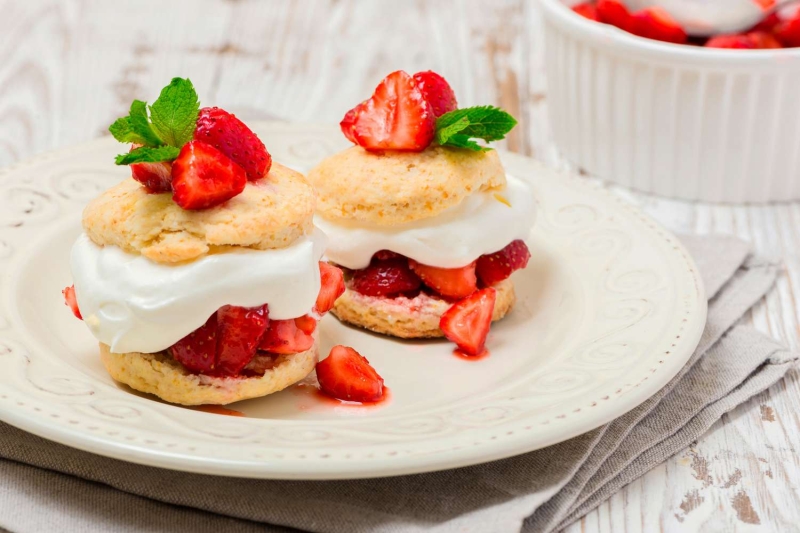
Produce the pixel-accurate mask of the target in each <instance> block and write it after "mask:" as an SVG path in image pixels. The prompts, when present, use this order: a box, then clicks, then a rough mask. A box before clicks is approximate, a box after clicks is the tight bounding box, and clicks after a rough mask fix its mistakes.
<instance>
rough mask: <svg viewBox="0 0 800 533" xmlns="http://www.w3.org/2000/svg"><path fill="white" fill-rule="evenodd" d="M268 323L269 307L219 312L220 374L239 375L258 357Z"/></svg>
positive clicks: (230, 309)
mask: <svg viewBox="0 0 800 533" xmlns="http://www.w3.org/2000/svg"><path fill="white" fill-rule="evenodd" d="M268 323H269V311H268V308H267V306H266V305H262V306H260V307H237V306H233V305H226V306H224V307H221V308H220V309H219V311H217V364H216V373H217V374H221V375H227V376H235V375H237V374H239V373H240V372H241V371H242V369H243V368H244V367H245V366H247V364H248V363H249V362H250V361H251V360H252V359H253V357H254V356H255V355H256V350H257V349H258V345H259V341H260V340H261V337H262V336H263V335H264V332H265V331H266V329H267V324H268Z"/></svg>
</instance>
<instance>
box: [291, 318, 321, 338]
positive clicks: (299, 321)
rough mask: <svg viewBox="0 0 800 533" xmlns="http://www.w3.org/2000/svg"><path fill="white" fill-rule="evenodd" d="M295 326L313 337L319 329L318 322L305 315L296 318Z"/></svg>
mask: <svg viewBox="0 0 800 533" xmlns="http://www.w3.org/2000/svg"><path fill="white" fill-rule="evenodd" d="M294 325H295V326H297V329H299V330H300V331H302V332H303V333H305V334H306V335H311V334H312V333H314V330H315V329H317V321H316V320H314V319H313V318H311V317H310V316H308V315H303V316H301V317H300V318H295V319H294Z"/></svg>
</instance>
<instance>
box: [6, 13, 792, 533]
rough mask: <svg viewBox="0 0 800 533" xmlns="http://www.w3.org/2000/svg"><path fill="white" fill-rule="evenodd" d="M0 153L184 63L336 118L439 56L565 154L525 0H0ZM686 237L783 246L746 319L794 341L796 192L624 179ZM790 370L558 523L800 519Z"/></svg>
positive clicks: (520, 144) (87, 132)
mask: <svg viewBox="0 0 800 533" xmlns="http://www.w3.org/2000/svg"><path fill="white" fill-rule="evenodd" d="M0 14H1V15H0V167H2V166H7V165H10V164H12V163H14V162H16V161H19V160H21V159H23V158H25V157H28V156H31V155H34V154H39V153H41V152H45V151H47V150H51V149H53V148H58V147H64V146H67V145H70V144H72V143H77V142H81V141H86V140H89V139H92V138H95V137H98V136H100V135H107V127H108V125H109V124H110V123H111V122H112V121H113V120H114V119H115V118H116V117H118V116H121V115H123V114H125V113H126V110H127V107H128V106H129V104H130V101H131V100H132V99H133V98H140V99H150V100H152V99H154V98H155V96H156V95H157V94H158V91H159V89H160V88H161V87H162V86H163V85H165V84H166V82H167V81H168V80H169V79H170V78H172V77H173V76H177V75H180V76H188V77H190V78H191V79H192V81H193V82H194V84H195V86H196V87H197V89H198V92H199V93H200V94H201V95H202V97H203V101H204V102H206V103H212V102H213V103H214V104H216V105H219V106H222V107H224V108H226V109H229V110H232V111H234V112H237V113H238V114H240V115H244V116H245V117H247V118H251V119H252V118H270V117H277V118H282V119H287V120H292V121H299V122H334V121H336V122H338V120H339V119H340V118H341V116H342V115H343V113H344V111H345V110H347V109H349V107H351V106H352V105H353V104H354V103H356V102H358V101H360V100H362V99H364V98H365V97H367V96H368V94H369V93H370V91H371V90H372V88H373V87H374V86H375V85H376V84H377V82H378V81H379V80H380V79H381V78H382V76H383V75H385V74H386V73H388V72H389V71H391V70H395V69H399V68H402V69H405V70H407V71H409V72H416V71H419V70H426V69H433V70H436V71H438V72H440V73H442V74H443V75H445V76H446V77H447V79H448V80H449V81H450V82H451V84H452V85H453V86H454V88H455V91H456V94H457V95H458V98H459V102H460V103H461V104H462V105H473V104H478V103H494V104H496V105H500V106H502V107H504V108H506V109H507V110H509V111H510V112H511V113H513V114H514V115H515V116H516V117H517V118H518V119H519V120H520V124H521V125H520V127H518V128H517V129H516V130H515V131H514V132H513V133H512V134H511V136H510V138H509V139H508V141H507V145H506V146H507V147H508V148H509V149H511V150H515V151H519V152H522V153H524V154H527V155H531V156H534V157H537V158H539V159H541V160H543V161H544V162H545V163H547V164H550V165H554V166H559V167H565V166H568V165H567V164H566V163H565V162H563V161H561V160H560V158H559V156H558V153H557V150H556V148H555V147H554V146H553V144H552V143H551V141H550V133H549V124H548V115H547V88H546V79H545V76H544V69H543V59H544V53H545V51H544V50H543V43H542V37H541V36H542V29H541V22H540V14H539V9H538V6H537V5H536V3H535V1H534V0H504V1H499V0H492V1H487V0H464V1H458V0H429V1H423V0H418V1H413V2H411V1H405V2H400V1H397V0H294V1H289V0H285V1H284V0H263V1H258V0H224V1H223V0H181V1H175V0H173V1H169V2H166V1H162V0H137V1H136V2H108V1H103V0H87V1H78V0H68V1H64V0H0ZM619 192H620V194H624V195H625V196H626V197H627V198H629V199H630V200H631V201H632V202H636V203H638V204H639V205H641V206H642V207H643V208H644V210H645V211H647V212H648V213H650V214H651V215H652V216H654V217H655V218H656V219H658V220H659V221H661V222H662V223H663V224H664V225H666V226H667V227H668V228H670V229H672V230H674V231H676V232H681V233H710V232H721V233H730V234H734V235H738V236H740V237H742V238H745V239H747V240H750V241H752V243H753V246H754V248H755V249H756V250H758V251H759V252H762V253H764V254H769V255H772V256H775V257H782V258H783V259H784V261H785V265H786V266H785V269H784V270H783V272H782V274H781V276H780V279H779V280H778V284H777V288H776V290H774V291H773V292H772V293H771V294H770V295H769V296H768V298H767V299H766V301H765V302H763V303H761V304H759V305H758V306H757V307H756V308H755V309H754V310H753V311H752V312H751V313H750V314H749V315H748V316H747V317H746V320H747V321H751V322H752V323H754V324H755V325H756V327H758V328H759V329H761V330H763V331H766V332H768V333H769V334H771V335H772V336H774V337H776V338H778V339H781V340H782V341H784V342H785V343H786V344H788V345H790V346H792V347H794V348H797V346H798V341H800V330H799V324H800V322H799V321H798V314H799V313H800V308H799V307H798V298H797V296H800V292H798V291H800V277H799V276H800V233H799V232H798V228H799V227H800V205H799V204H784V205H774V206H764V207H757V206H753V207H744V206H714V205H704V204H693V203H685V202H678V201H670V200H664V199H657V198H654V197H650V196H644V195H641V194H635V193H630V192H626V191H619ZM799 407H800V378H798V373H797V372H791V373H790V375H789V376H788V377H787V378H786V379H785V380H784V381H783V382H781V383H779V384H778V385H776V386H774V387H773V388H771V389H770V390H768V391H766V392H764V393H763V394H761V395H759V396H757V397H756V398H753V399H752V400H751V401H750V402H748V403H747V404H745V405H742V406H740V407H739V408H737V409H736V410H734V411H733V412H732V413H730V414H728V415H726V416H724V417H723V418H722V420H721V421H719V422H718V423H717V424H716V425H715V426H714V427H713V428H712V429H711V430H710V431H709V432H708V434H707V435H705V436H704V437H703V438H702V439H701V440H700V441H698V442H697V443H695V444H694V445H692V446H691V447H690V448H689V449H687V450H685V451H684V452H683V453H681V454H679V455H677V456H676V457H674V458H672V459H670V460H669V461H667V462H666V463H665V464H663V465H661V466H659V467H658V468H655V469H654V470H652V471H651V472H650V473H648V474H647V475H646V476H644V477H643V478H641V479H639V480H638V481H636V482H634V483H632V484H631V485H629V486H627V487H625V488H624V489H623V490H622V491H620V492H619V493H618V494H617V495H616V496H614V497H613V498H611V499H610V500H609V501H607V502H605V503H604V504H602V505H601V506H600V507H599V508H597V509H596V510H594V511H592V512H591V513H589V514H588V515H587V516H586V517H584V518H583V519H582V520H581V521H580V522H578V523H576V524H573V525H572V526H571V527H569V528H568V529H567V531H568V532H569V533H576V532H578V531H603V532H604V531H614V532H617V531H626V532H637V531H652V530H658V529H660V530H663V531H693V530H697V529H699V528H701V527H703V528H709V530H711V531H750V530H758V531H789V530H797V529H798V528H799V527H800V493H799V492H798V479H800V455H799V454H798V451H799V450H800V418H799V417H798V410H799V409H798V408H799Z"/></svg>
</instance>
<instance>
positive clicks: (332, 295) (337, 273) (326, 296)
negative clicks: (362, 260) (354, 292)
mask: <svg viewBox="0 0 800 533" xmlns="http://www.w3.org/2000/svg"><path fill="white" fill-rule="evenodd" d="M319 274H320V281H321V282H322V283H321V287H320V289H319V294H318V295H317V303H316V304H314V309H315V310H316V311H317V312H318V313H319V314H321V315H324V314H325V313H327V312H328V311H330V310H331V309H332V308H333V304H335V303H336V300H337V299H338V298H339V296H341V295H342V294H344V288H345V287H344V274H343V273H342V270H341V269H340V268H338V267H335V266H333V265H331V264H328V263H325V262H324V261H320V262H319Z"/></svg>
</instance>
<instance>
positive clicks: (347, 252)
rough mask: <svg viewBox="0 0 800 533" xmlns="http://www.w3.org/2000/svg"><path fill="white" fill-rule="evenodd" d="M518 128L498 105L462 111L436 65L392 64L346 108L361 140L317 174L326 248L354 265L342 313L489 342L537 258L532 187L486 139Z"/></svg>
mask: <svg viewBox="0 0 800 533" xmlns="http://www.w3.org/2000/svg"><path fill="white" fill-rule="evenodd" d="M515 125H516V121H515V120H514V118H513V117H511V116H510V115H509V114H508V113H506V112H505V111H503V110H501V109H498V108H496V107H492V106H477V107H468V108H459V107H458V101H457V98H456V95H455V92H454V91H453V89H452V87H451V86H450V84H449V83H448V82H447V81H446V80H445V78H444V77H442V76H441V75H439V74H437V73H435V72H431V71H426V72H418V73H416V74H414V75H411V74H408V73H406V72H404V71H396V72H392V73H391V74H389V75H388V76H387V77H386V78H384V79H383V80H382V81H381V83H380V84H379V85H378V86H377V87H376V88H375V91H374V92H373V94H372V96H371V97H370V98H368V99H367V100H364V101H363V102H361V103H359V104H358V105H356V106H355V107H353V108H352V109H351V110H349V111H347V112H346V113H345V115H344V118H343V119H342V121H341V124H340V126H341V130H342V133H343V135H344V136H345V137H346V138H347V139H349V140H350V141H351V142H352V143H353V144H354V145H355V146H353V147H352V148H349V149H347V150H345V151H343V152H341V153H338V154H336V155H334V156H332V157H329V158H328V159H326V160H324V161H323V162H322V163H320V164H319V165H318V166H317V167H316V168H314V169H312V170H311V172H310V173H309V179H310V181H311V182H312V184H313V185H314V186H315V188H316V190H317V213H316V216H315V223H316V224H317V225H318V226H319V227H320V228H321V229H322V230H323V231H325V233H326V234H327V235H328V237H329V245H328V248H327V251H326V256H327V258H328V260H329V261H330V262H332V263H333V264H335V265H337V266H339V267H341V268H342V269H343V270H344V272H345V285H346V287H347V290H346V291H345V293H344V294H343V295H342V297H341V298H339V299H338V300H337V301H336V303H335V304H334V306H333V308H332V310H331V311H332V313H333V314H334V315H335V316H336V317H337V318H339V319H340V320H341V321H343V322H347V323H350V324H353V325H357V326H360V327H363V328H366V329H369V330H372V331H376V332H379V333H383V334H386V335H391V336H395V337H401V338H425V337H446V338H448V339H450V340H451V341H452V342H454V343H455V344H456V346H457V347H458V349H459V350H460V351H461V352H462V353H464V354H465V355H468V356H477V355H480V354H482V353H483V352H484V351H485V348H486V339H487V335H488V333H489V329H490V325H491V322H492V321H493V320H500V319H501V318H503V317H504V316H505V315H506V314H507V313H508V312H509V311H510V310H511V308H512V307H513V305H514V302H515V294H514V285H513V282H512V280H511V279H510V276H511V275H512V274H513V273H514V272H516V271H517V270H520V269H523V268H525V267H526V266H527V264H528V260H529V258H530V252H529V250H528V247H527V245H526V244H525V242H524V240H525V239H526V238H527V236H528V234H529V233H530V230H531V227H532V226H533V222H534V220H535V206H534V202H533V196H532V192H531V190H530V188H529V186H528V185H527V184H526V183H525V182H523V181H522V180H520V179H518V178H515V177H513V176H509V175H507V174H506V172H505V170H504V168H503V165H502V163H501V162H500V158H499V156H498V154H497V152H496V151H495V150H492V149H490V148H488V147H487V145H486V143H488V142H491V141H496V140H500V139H502V138H503V137H504V136H505V135H506V134H507V133H508V132H509V131H510V130H511V129H512V128H513V127H514V126H515Z"/></svg>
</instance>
